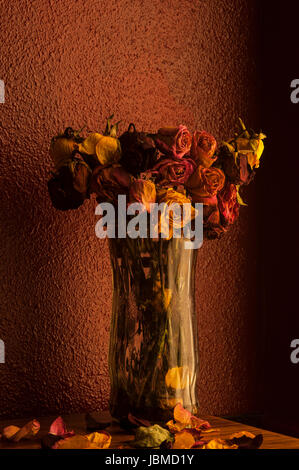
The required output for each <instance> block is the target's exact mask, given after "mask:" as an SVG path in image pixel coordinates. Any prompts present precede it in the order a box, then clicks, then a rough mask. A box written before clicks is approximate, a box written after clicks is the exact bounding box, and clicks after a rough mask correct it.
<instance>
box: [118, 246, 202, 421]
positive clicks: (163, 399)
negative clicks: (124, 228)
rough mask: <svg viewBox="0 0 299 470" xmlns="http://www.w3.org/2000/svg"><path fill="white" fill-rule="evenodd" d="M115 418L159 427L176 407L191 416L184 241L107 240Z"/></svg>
mask: <svg viewBox="0 0 299 470" xmlns="http://www.w3.org/2000/svg"><path fill="white" fill-rule="evenodd" d="M109 243H110V254H111V263H112V269H113V287H114V291H113V311H112V321H111V333H110V350H109V370H110V380H111V398H110V410H111V414H112V416H113V417H115V418H117V419H122V418H124V417H126V416H127V415H128V413H132V414H133V415H134V416H137V417H141V418H142V417H143V418H147V419H150V420H151V421H156V422H158V421H164V422H165V420H168V419H169V418H171V417H172V411H173V408H174V406H175V405H176V403H181V404H182V405H183V406H184V407H185V408H187V409H188V410H189V411H191V412H192V413H195V414H196V413H197V409H198V403H197V397H196V379H197V371H198V348H197V322H196V315H195V303H194V271H195V262H196V255H197V250H192V249H186V248H185V241H184V239H182V238H172V239H170V240H164V239H159V240H153V239H150V238H146V239H141V238H138V239H131V238H129V237H127V238H123V239H121V238H116V239H110V240H109Z"/></svg>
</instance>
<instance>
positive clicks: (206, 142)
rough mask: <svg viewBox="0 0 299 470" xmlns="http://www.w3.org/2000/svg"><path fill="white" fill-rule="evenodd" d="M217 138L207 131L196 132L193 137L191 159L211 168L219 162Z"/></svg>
mask: <svg viewBox="0 0 299 470" xmlns="http://www.w3.org/2000/svg"><path fill="white" fill-rule="evenodd" d="M216 148H217V142H216V139H215V137H213V136H212V135H211V134H208V133H207V132H206V131H195V132H194V134H193V137H192V146H191V157H192V158H193V160H194V161H195V162H196V163H197V164H198V165H202V166H204V167H206V168H209V167H210V166H211V165H213V163H214V162H215V161H216V160H217V155H215V151H216Z"/></svg>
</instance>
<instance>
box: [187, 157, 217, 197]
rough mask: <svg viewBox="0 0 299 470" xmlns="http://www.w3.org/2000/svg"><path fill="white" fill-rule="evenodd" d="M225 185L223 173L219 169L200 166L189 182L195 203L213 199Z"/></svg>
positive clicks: (188, 186) (189, 188)
mask: <svg viewBox="0 0 299 470" xmlns="http://www.w3.org/2000/svg"><path fill="white" fill-rule="evenodd" d="M224 183H225V176H224V173H223V171H221V170H219V168H214V167H212V168H205V167H204V166H201V165H200V166H199V167H198V168H197V169H196V170H195V172H194V173H193V175H191V176H190V178H189V179H188V181H187V184H186V187H187V188H188V190H189V192H190V194H191V196H192V201H193V202H203V199H205V198H213V197H214V196H215V195H216V194H217V193H218V191H221V189H222V188H223V186H224Z"/></svg>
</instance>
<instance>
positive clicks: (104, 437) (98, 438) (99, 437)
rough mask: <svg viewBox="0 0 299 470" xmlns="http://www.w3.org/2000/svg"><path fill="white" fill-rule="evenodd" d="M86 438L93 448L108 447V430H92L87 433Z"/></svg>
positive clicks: (109, 441)
mask: <svg viewBox="0 0 299 470" xmlns="http://www.w3.org/2000/svg"><path fill="white" fill-rule="evenodd" d="M86 437H87V439H88V440H89V442H90V444H91V448H93V449H95V448H96V449H108V447H110V444H111V435H110V434H109V433H108V432H105V431H102V432H93V433H91V434H88V435H87V436H86Z"/></svg>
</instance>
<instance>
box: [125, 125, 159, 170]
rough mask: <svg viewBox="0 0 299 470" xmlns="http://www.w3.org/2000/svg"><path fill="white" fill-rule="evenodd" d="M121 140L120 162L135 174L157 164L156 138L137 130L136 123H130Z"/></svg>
mask: <svg viewBox="0 0 299 470" xmlns="http://www.w3.org/2000/svg"><path fill="white" fill-rule="evenodd" d="M119 141H120V145H121V149H122V158H121V160H120V164H121V165H122V166H123V167H124V168H125V169H126V170H127V171H128V172H129V173H131V174H132V175H133V176H137V175H139V174H140V173H142V172H144V171H146V170H148V169H149V168H152V167H153V166H154V165H155V163H156V161H157V157H158V151H157V149H156V145H155V142H154V140H153V139H152V138H151V137H150V136H149V135H148V134H146V133H145V132H137V131H136V128H135V125H134V124H130V125H129V128H128V130H127V131H126V132H124V133H123V134H122V135H121V136H120V137H119Z"/></svg>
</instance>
